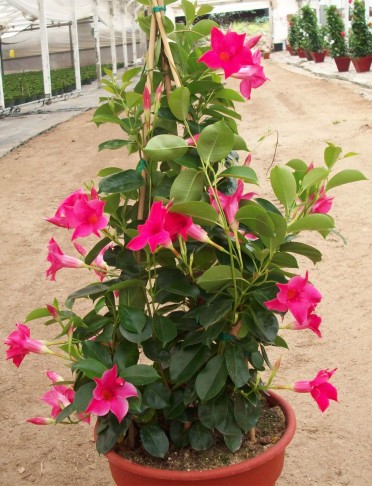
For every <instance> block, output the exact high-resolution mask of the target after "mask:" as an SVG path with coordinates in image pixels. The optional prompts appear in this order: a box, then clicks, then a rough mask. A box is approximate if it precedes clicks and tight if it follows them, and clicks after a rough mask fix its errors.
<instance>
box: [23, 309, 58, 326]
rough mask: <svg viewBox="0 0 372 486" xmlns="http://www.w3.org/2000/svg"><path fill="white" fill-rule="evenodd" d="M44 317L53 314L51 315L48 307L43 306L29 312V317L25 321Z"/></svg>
mask: <svg viewBox="0 0 372 486" xmlns="http://www.w3.org/2000/svg"><path fill="white" fill-rule="evenodd" d="M42 317H49V318H51V317H52V316H51V315H50V312H49V311H48V309H47V308H46V307H41V308H39V309H34V310H33V311H32V312H30V313H29V314H27V317H26V319H25V322H29V321H33V320H35V319H40V318H42Z"/></svg>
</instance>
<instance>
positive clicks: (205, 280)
mask: <svg viewBox="0 0 372 486" xmlns="http://www.w3.org/2000/svg"><path fill="white" fill-rule="evenodd" d="M235 277H236V278H237V279H239V278H242V274H241V273H240V271H239V270H237V269H235ZM232 282H233V274H232V271H231V267H230V266H229V265H216V266H214V267H212V268H209V269H208V270H207V271H205V272H204V273H203V275H201V276H200V277H199V278H198V279H197V284H198V285H199V286H200V287H201V288H202V289H204V290H207V291H208V292H211V291H214V290H218V289H220V288H221V287H223V286H224V285H226V284H229V283H231V284H232Z"/></svg>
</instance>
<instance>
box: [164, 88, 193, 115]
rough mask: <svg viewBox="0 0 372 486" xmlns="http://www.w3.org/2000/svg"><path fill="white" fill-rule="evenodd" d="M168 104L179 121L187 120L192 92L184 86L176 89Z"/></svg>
mask: <svg viewBox="0 0 372 486" xmlns="http://www.w3.org/2000/svg"><path fill="white" fill-rule="evenodd" d="M168 104H169V108H170V110H171V112H172V113H173V115H174V116H175V117H176V118H177V119H178V120H182V121H184V120H186V118H187V114H188V112H189V105H190V91H189V90H188V89H187V88H186V87H184V86H181V87H180V88H176V89H175V90H174V91H172V92H171V94H170V95H169V100H168Z"/></svg>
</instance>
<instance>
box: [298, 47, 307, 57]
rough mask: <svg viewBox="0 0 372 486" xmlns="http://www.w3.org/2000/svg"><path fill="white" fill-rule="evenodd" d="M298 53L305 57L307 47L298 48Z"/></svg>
mask: <svg viewBox="0 0 372 486" xmlns="http://www.w3.org/2000/svg"><path fill="white" fill-rule="evenodd" d="M297 54H298V57H302V58H305V57H306V56H305V49H302V48H301V47H299V48H298V49H297Z"/></svg>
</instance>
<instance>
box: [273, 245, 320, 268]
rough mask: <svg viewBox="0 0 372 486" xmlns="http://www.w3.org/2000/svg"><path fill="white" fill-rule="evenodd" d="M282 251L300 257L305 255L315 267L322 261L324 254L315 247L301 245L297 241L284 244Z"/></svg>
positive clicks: (281, 247)
mask: <svg viewBox="0 0 372 486" xmlns="http://www.w3.org/2000/svg"><path fill="white" fill-rule="evenodd" d="M280 249H281V250H282V251H286V252H289V253H296V254H298V255H303V256H305V257H307V258H309V259H310V260H311V261H312V262H313V263H314V265H315V263H318V262H320V261H321V259H322V254H321V253H320V251H319V250H317V249H316V248H314V247H313V246H310V245H307V244H306V243H301V242H297V241H289V242H287V243H284V244H282V245H281V246H280Z"/></svg>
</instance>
